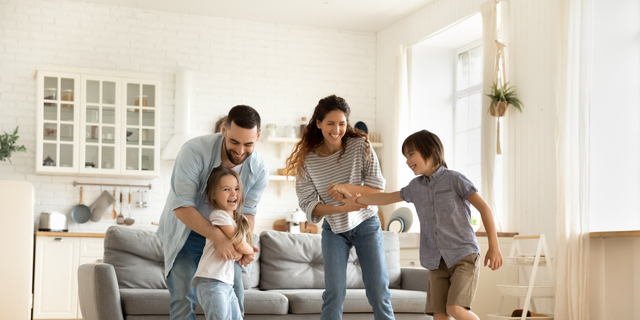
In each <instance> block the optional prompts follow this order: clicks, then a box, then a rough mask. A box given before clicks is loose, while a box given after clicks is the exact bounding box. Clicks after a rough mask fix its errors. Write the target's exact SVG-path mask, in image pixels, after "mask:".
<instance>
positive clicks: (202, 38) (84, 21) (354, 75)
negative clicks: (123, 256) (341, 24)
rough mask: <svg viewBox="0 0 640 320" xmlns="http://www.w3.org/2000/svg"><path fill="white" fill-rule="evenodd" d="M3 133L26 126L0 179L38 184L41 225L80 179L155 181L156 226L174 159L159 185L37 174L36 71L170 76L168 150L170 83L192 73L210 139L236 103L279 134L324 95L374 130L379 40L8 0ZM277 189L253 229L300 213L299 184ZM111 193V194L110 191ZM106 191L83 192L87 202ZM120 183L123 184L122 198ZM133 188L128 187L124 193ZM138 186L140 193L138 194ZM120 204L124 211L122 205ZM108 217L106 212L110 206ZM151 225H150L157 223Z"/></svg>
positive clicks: (1, 56)
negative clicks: (20, 148) (182, 72)
mask: <svg viewBox="0 0 640 320" xmlns="http://www.w3.org/2000/svg"><path fill="white" fill-rule="evenodd" d="M0 30H1V31H0V95H1V97H2V99H0V130H2V131H9V130H13V128H15V126H16V125H20V132H19V133H20V140H19V143H20V144H24V145H25V146H26V147H27V150H28V151H27V152H26V153H17V154H15V155H14V156H13V157H12V160H13V164H10V163H8V162H0V179H11V180H26V181H30V182H31V183H32V184H33V185H34V187H35V189H36V210H35V213H34V215H35V219H36V220H35V221H36V224H37V221H38V217H39V215H40V213H41V212H44V211H50V210H55V211H60V212H69V210H70V209H71V208H72V207H73V206H74V205H75V204H77V203H78V200H79V188H78V187H74V186H73V185H72V183H73V181H82V182H91V183H126V184H136V185H138V184H140V185H147V184H149V183H151V184H152V185H153V188H152V189H151V190H150V197H149V199H150V200H149V202H150V203H149V207H148V208H135V206H134V205H132V215H133V217H134V218H135V219H136V224H134V226H133V227H137V228H144V229H150V228H151V226H150V223H151V222H152V221H158V219H159V217H160V213H161V211H162V208H163V207H164V202H165V199H166V196H167V193H168V191H169V180H170V177H171V172H172V169H173V164H174V162H172V161H161V175H160V177H158V178H156V179H152V180H136V179H118V178H91V177H75V176H59V175H55V176H54V175H35V174H34V163H35V161H41V159H35V149H34V148H35V134H36V128H35V123H36V119H35V117H36V102H35V98H36V97H35V80H34V78H33V75H34V74H35V71H36V70H37V69H38V68H39V67H40V66H41V65H43V64H45V65H58V66H69V67H81V68H96V69H110V70H121V71H125V72H144V73H151V74H157V75H159V76H160V77H161V81H162V92H161V97H162V105H161V108H162V119H161V126H162V134H161V144H162V145H164V144H166V143H167V141H168V140H169V138H170V137H171V134H172V133H173V117H174V114H173V113H174V103H175V102H174V101H175V99H174V90H175V87H174V79H175V73H176V70H177V68H180V67H184V68H189V69H191V70H193V71H194V80H195V81H194V82H195V83H194V88H193V101H192V109H191V123H190V128H191V131H192V133H195V134H208V133H210V132H212V130H213V125H214V123H215V121H216V120H218V118H219V117H220V116H222V115H224V114H226V112H227V111H228V110H229V108H231V107H232V106H234V105H236V104H248V105H251V106H253V107H255V108H256V109H257V110H258V111H259V112H260V114H261V117H262V122H263V126H264V125H266V124H267V123H275V124H276V125H277V126H278V132H279V133H281V132H282V130H283V128H284V127H285V126H286V125H289V124H293V125H294V126H297V125H298V122H299V120H300V117H302V116H306V117H310V116H311V113H312V111H313V108H314V107H315V105H316V104H317V102H318V100H320V99H321V98H323V97H324V96H327V95H329V94H334V93H335V94H338V95H342V96H343V97H344V98H345V99H347V101H348V102H349V104H350V106H351V107H352V111H353V113H352V114H353V117H354V118H355V117H356V116H357V117H358V120H362V119H364V121H366V122H367V124H368V125H370V127H374V126H375V111H376V94H375V93H376V79H375V77H376V35H375V34H373V33H356V32H343V31H338V30H328V29H318V28H309V27H298V26H292V25H281V24H275V23H261V22H249V21H238V20H231V19H220V18H209V17H201V16H194V15H181V14H172V13H167V12H153V11H148V10H139V9H131V8H122V7H115V6H104V5H95V4H89V3H82V2H77V1H69V0H26V1H17V2H16V1H5V0H0ZM257 149H258V151H259V152H260V153H261V154H262V155H263V156H264V157H265V159H266V161H267V163H268V164H269V166H270V171H271V172H272V173H274V174H275V171H276V169H277V168H281V167H283V166H284V160H285V159H280V158H279V149H278V147H277V146H276V145H272V144H268V143H265V142H264V141H261V142H259V143H258V147H257ZM277 184H278V183H277V182H272V183H271V184H270V186H269V187H267V190H266V191H265V194H264V195H263V198H262V201H261V202H260V205H259V209H258V216H257V222H256V231H258V232H259V231H261V230H264V229H270V228H271V226H272V225H273V221H275V220H278V219H283V218H284V214H285V213H286V212H288V211H290V210H293V209H295V208H297V206H298V205H297V198H296V196H295V190H294V188H293V186H292V185H290V184H289V185H287V186H285V187H284V189H283V193H282V195H280V196H278V185H277ZM104 189H105V190H108V191H113V189H112V188H111V187H110V188H107V187H105V188H104ZM101 190H102V189H101V188H100V187H89V186H87V187H85V189H84V191H85V194H84V202H85V203H86V204H90V203H91V202H93V200H95V198H96V197H97V196H98V195H99V194H100V192H101ZM119 191H120V188H118V192H119ZM125 191H127V189H126V188H125ZM134 191H135V189H134ZM117 208H119V205H118V206H117ZM109 210H110V208H109ZM113 224H115V222H114V221H113V220H111V219H110V217H109V214H105V215H104V216H103V218H102V220H100V221H99V222H87V223H85V224H81V225H78V224H75V223H73V222H71V221H70V224H69V227H70V230H71V231H93V232H103V231H105V230H106V229H107V228H108V227H109V226H111V225H113ZM151 229H152V228H151Z"/></svg>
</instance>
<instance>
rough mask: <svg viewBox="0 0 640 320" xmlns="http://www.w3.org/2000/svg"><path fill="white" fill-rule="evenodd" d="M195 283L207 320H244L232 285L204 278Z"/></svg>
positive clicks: (198, 278) (199, 278) (196, 280)
mask: <svg viewBox="0 0 640 320" xmlns="http://www.w3.org/2000/svg"><path fill="white" fill-rule="evenodd" d="M194 282H195V284H196V287H197V290H198V299H199V300H200V304H201V305H202V309H203V310H204V316H205V318H206V319H207V320H242V314H241V313H240V306H239V305H238V299H237V298H236V294H235V293H234V292H233V285H232V284H229V283H226V282H222V281H218V280H216V279H209V278H202V277H197V278H196V279H195V281H194Z"/></svg>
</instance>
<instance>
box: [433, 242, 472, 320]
mask: <svg viewBox="0 0 640 320" xmlns="http://www.w3.org/2000/svg"><path fill="white" fill-rule="evenodd" d="M479 270H480V254H477V253H472V254H470V255H468V256H466V257H464V258H462V259H460V260H459V261H458V262H456V263H455V264H454V265H453V266H452V267H451V268H447V265H446V264H445V263H444V260H442V259H441V260H440V266H439V267H438V269H435V270H429V271H430V272H429V273H430V281H429V287H428V289H427V305H426V307H425V310H424V312H425V313H426V314H428V315H431V316H433V315H434V314H436V313H444V314H447V307H448V306H462V307H465V308H467V309H468V310H471V302H472V301H473V298H474V297H475V295H476V288H477V286H478V271H479Z"/></svg>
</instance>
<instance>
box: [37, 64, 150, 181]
mask: <svg viewBox="0 0 640 320" xmlns="http://www.w3.org/2000/svg"><path fill="white" fill-rule="evenodd" d="M37 86H38V88H37V90H38V94H37V101H38V130H37V146H38V148H37V152H36V153H37V155H36V156H37V158H36V172H38V173H61V174H73V173H77V174H80V175H91V176H95V175H102V176H128V177H156V176H158V175H159V167H160V166H159V164H160V157H159V155H160V145H159V137H160V130H159V129H160V108H159V107H160V104H159V102H160V99H159V93H160V81H158V80H154V79H146V78H135V77H118V76H113V75H95V74H89V73H64V72H58V71H42V70H41V71H39V72H38V77H37Z"/></svg>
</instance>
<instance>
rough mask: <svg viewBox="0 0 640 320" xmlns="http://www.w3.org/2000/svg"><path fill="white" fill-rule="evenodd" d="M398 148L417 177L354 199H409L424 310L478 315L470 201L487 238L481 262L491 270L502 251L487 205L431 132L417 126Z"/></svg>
mask: <svg viewBox="0 0 640 320" xmlns="http://www.w3.org/2000/svg"><path fill="white" fill-rule="evenodd" d="M402 153H403V155H404V156H405V157H406V158H407V165H408V166H409V168H410V169H411V170H412V171H413V173H414V174H415V175H417V176H418V177H416V178H415V179H413V180H412V181H411V182H410V183H409V185H407V186H406V187H404V188H402V189H401V190H400V191H396V192H392V193H376V194H374V195H370V196H359V195H356V196H355V199H354V200H355V202H357V203H359V204H365V205H387V204H391V203H396V202H400V201H406V202H412V203H414V204H415V207H416V211H417V213H418V217H419V218H420V263H421V264H422V266H423V267H425V268H427V269H429V270H430V271H431V272H430V275H431V281H430V283H429V288H428V290H427V305H426V308H425V313H427V314H429V315H432V316H434V318H435V320H444V319H449V316H452V317H453V318H455V319H456V320H466V319H473V320H475V319H478V320H479V318H478V316H477V315H476V314H475V313H473V312H471V308H470V306H471V302H472V301H473V298H474V296H475V292H476V287H477V284H478V270H479V268H480V266H479V260H480V246H479V245H478V241H477V239H476V236H475V233H474V232H473V229H472V227H471V222H470V219H471V210H470V207H469V203H471V204H472V205H473V206H474V207H475V208H476V209H478V211H479V212H480V215H481V216H482V221H483V223H484V227H485V229H486V231H487V236H488V238H489V250H488V251H487V255H486V256H485V259H484V265H485V266H486V265H487V262H489V268H491V270H496V269H498V268H500V266H501V265H502V254H501V253H500V248H499V246H498V236H497V233H496V229H495V225H494V222H493V215H492V214H491V209H489V207H488V206H487V204H486V203H485V202H484V200H482V198H481V197H480V195H478V193H477V191H478V190H477V189H476V188H475V187H474V186H473V183H471V181H469V180H468V179H467V178H466V177H465V176H464V175H462V174H461V173H459V172H456V171H453V170H449V169H447V164H446V163H445V161H444V149H443V147H442V143H441V142H440V139H439V138H438V136H436V135H435V134H433V133H431V132H429V131H427V130H422V131H419V132H416V133H414V134H412V135H410V136H409V137H408V138H407V139H405V141H404V143H403V144H402ZM346 195H347V197H351V196H350V195H348V194H346ZM350 200H352V199H350Z"/></svg>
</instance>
